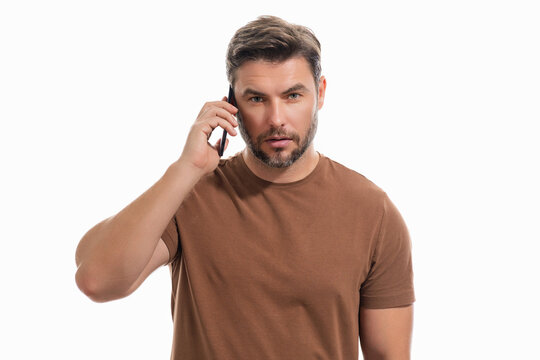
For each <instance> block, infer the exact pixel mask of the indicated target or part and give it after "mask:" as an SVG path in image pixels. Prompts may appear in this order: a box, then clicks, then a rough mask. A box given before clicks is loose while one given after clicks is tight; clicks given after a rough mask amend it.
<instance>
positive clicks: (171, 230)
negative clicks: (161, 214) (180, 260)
mask: <svg viewBox="0 0 540 360" xmlns="http://www.w3.org/2000/svg"><path fill="white" fill-rule="evenodd" d="M161 238H162V239H163V242H164V243H165V245H166V246H167V249H168V250H169V261H168V262H167V264H165V265H169V264H170V263H172V262H173V261H174V260H175V259H176V257H177V256H178V255H179V254H180V249H179V244H180V241H179V239H180V231H179V230H178V222H177V219H176V214H175V215H174V216H173V217H172V218H171V220H170V221H169V223H168V224H167V227H166V228H165V231H163V234H162V235H161Z"/></svg>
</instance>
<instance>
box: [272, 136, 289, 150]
mask: <svg viewBox="0 0 540 360" xmlns="http://www.w3.org/2000/svg"><path fill="white" fill-rule="evenodd" d="M291 141H292V140H291V138H288V137H277V136H276V137H274V136H273V137H271V138H268V139H266V142H267V143H268V144H269V145H270V146H271V147H273V148H280V147H285V146H287V145H288V144H289V143H290V142H291Z"/></svg>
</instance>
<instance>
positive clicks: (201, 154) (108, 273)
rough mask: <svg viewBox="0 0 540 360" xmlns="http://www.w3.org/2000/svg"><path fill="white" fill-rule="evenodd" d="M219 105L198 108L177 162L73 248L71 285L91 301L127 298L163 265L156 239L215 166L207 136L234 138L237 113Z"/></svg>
mask: <svg viewBox="0 0 540 360" xmlns="http://www.w3.org/2000/svg"><path fill="white" fill-rule="evenodd" d="M224 100H226V97H225V98H224V99H223V100H222V101H216V102H209V103H206V104H205V105H204V106H203V108H202V109H201V112H200V113H199V116H198V117H197V120H196V121H195V123H194V124H193V126H192V127H191V130H190V132H189V134H188V137H187V140H186V144H185V146H184V149H183V151H182V155H181V156H180V159H178V160H177V161H176V162H174V163H173V164H172V165H171V166H169V168H168V169H167V171H166V172H165V174H164V175H163V176H162V177H161V178H160V179H159V180H158V181H157V182H156V183H155V184H154V185H153V186H152V187H151V188H149V189H148V190H147V191H146V192H144V193H143V194H142V195H141V196H139V197H138V198H137V199H135V200H134V201H133V202H132V203H131V204H129V205H128V206H126V207H125V208H124V209H122V210H121V211H120V212H119V213H118V214H116V215H114V216H112V217H110V218H107V219H105V220H104V221H102V222H100V223H99V224H97V225H95V226H94V227H93V228H92V229H90V230H89V231H88V232H87V233H86V234H85V235H84V236H83V238H82V239H81V241H80V242H79V245H78V246H77V250H76V253H75V262H76V264H77V272H76V274H75V281H76V283H77V286H78V287H79V289H81V291H82V292H84V293H85V294H86V295H87V296H88V297H90V298H91V299H92V300H94V301H96V302H105V301H110V300H115V299H119V298H122V297H125V296H127V295H129V294H130V293H131V292H133V291H134V290H135V289H136V288H137V287H138V286H139V285H140V284H141V283H142V282H143V281H144V279H145V278H146V277H147V276H148V275H149V274H150V273H151V272H152V271H154V270H155V269H156V268H157V267H159V266H160V265H163V264H165V263H166V262H167V260H168V259H169V256H168V250H167V248H166V246H165V244H164V243H163V241H161V240H160V237H161V235H162V234H163V232H164V231H165V228H166V227H167V224H168V223H169V221H171V218H172V217H173V216H174V214H175V212H176V211H177V210H178V208H179V207H180V205H181V203H182V201H183V200H184V198H185V197H186V196H187V194H188V193H189V192H190V191H191V189H192V188H193V186H195V184H196V183H197V182H198V181H199V179H200V178H201V177H202V176H204V175H205V174H208V173H210V172H212V171H214V169H215V168H216V167H217V166H218V165H219V161H220V157H219V154H218V149H219V146H220V144H221V138H220V139H219V140H218V142H217V143H216V144H215V145H214V146H212V145H211V144H210V143H208V139H209V138H210V135H211V134H212V131H213V130H214V129H215V128H216V127H217V126H221V127H222V128H223V129H226V130H227V132H228V133H229V135H232V136H235V135H236V130H235V129H234V127H236V126H238V123H237V121H236V119H235V118H234V116H233V114H235V113H236V112H237V111H238V109H237V108H236V107H234V106H233V105H231V104H228V103H227V102H225V101H224ZM228 141H229V139H227V142H226V143H225V147H227V143H228Z"/></svg>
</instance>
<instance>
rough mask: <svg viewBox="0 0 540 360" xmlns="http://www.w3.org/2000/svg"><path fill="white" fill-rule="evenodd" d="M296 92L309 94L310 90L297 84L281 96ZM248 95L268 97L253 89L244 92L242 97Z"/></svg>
mask: <svg viewBox="0 0 540 360" xmlns="http://www.w3.org/2000/svg"><path fill="white" fill-rule="evenodd" d="M295 91H304V92H309V89H308V88H307V87H306V86H305V85H304V84H302V83H298V84H295V85H293V86H291V87H290V88H288V89H287V90H285V91H283V92H282V93H281V94H282V95H285V94H288V93H291V92H295ZM247 95H254V96H266V94H265V93H263V92H260V91H257V90H254V89H252V88H247V89H246V90H244V92H243V93H242V96H247Z"/></svg>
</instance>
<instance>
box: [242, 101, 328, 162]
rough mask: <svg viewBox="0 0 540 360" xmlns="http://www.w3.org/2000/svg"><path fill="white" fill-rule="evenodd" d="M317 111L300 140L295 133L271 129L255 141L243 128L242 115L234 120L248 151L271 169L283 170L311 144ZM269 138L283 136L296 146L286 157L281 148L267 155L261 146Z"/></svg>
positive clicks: (315, 131) (316, 122)
mask: <svg viewBox="0 0 540 360" xmlns="http://www.w3.org/2000/svg"><path fill="white" fill-rule="evenodd" d="M318 114H319V113H318V111H316V112H315V114H313V117H312V118H311V123H310V124H309V129H308V131H307V133H306V136H305V137H304V138H303V139H301V138H300V136H299V135H298V134H297V133H291V134H287V133H285V132H284V131H283V130H282V129H281V128H271V129H270V130H268V131H267V132H265V133H263V134H260V135H259V136H257V138H256V139H255V141H254V140H253V137H252V136H251V134H250V133H249V132H248V131H247V129H246V127H245V126H244V119H243V118H242V114H241V113H240V112H238V113H237V114H236V119H237V120H238V128H239V129H240V134H241V135H242V138H243V139H244V141H245V142H246V145H247V147H248V149H249V151H250V152H251V153H252V154H253V155H254V156H255V157H256V158H257V159H259V160H260V161H262V162H263V163H264V164H266V165H268V166H269V167H273V168H285V167H288V166H291V165H292V164H294V162H295V161H296V160H298V159H300V158H301V157H302V155H304V153H305V152H306V150H307V148H308V147H309V146H310V145H311V143H312V142H313V139H314V138H315V134H316V133H317V124H318V122H319V116H318ZM270 136H283V137H288V138H290V139H291V140H292V141H293V142H294V143H295V144H296V145H297V146H296V149H294V150H293V151H292V152H291V153H290V154H289V155H288V156H286V155H284V151H283V150H284V149H283V148H276V149H272V153H271V154H270V155H268V154H267V153H265V152H264V151H263V150H262V145H263V144H264V141H265V139H267V138H268V137H270Z"/></svg>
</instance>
